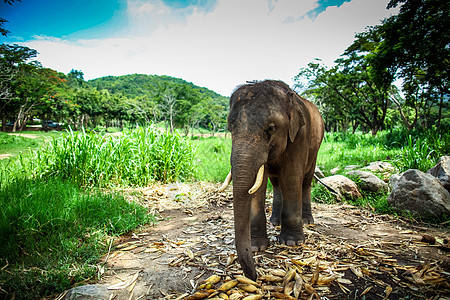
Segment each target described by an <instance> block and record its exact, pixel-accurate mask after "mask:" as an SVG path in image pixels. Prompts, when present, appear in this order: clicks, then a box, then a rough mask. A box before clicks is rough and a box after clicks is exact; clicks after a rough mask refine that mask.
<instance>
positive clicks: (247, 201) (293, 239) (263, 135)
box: [228, 81, 324, 279]
mask: <svg viewBox="0 0 450 300" xmlns="http://www.w3.org/2000/svg"><path fill="white" fill-rule="evenodd" d="M228 129H229V130H230V131H231V134H232V154H231V173H232V179H233V198H234V220H235V240H236V249H237V253H238V259H239V262H240V264H241V266H242V268H243V270H244V273H245V275H246V276H247V277H249V278H251V279H256V277H257V274H256V269H255V265H254V261H253V253H252V251H262V250H265V249H266V248H267V247H268V244H269V239H268V238H267V231H266V216H265V208H264V205H265V203H264V202H265V195H266V187H267V180H268V178H270V181H271V182H272V185H273V189H274V200H273V210H272V216H271V218H270V221H271V222H272V223H273V224H275V225H281V232H280V235H279V241H280V243H283V244H286V245H289V246H294V245H298V244H299V243H301V242H304V239H305V238H304V234H303V223H306V224H309V223H313V222H314V220H313V217H312V214H311V181H312V179H313V176H314V169H315V165H316V159H317V152H318V150H319V147H320V144H321V142H322V138H323V133H324V125H323V120H322V117H321V116H320V113H319V111H318V109H317V108H316V107H315V106H314V104H312V103H311V102H309V101H307V100H305V99H303V98H301V97H299V96H298V95H297V94H296V93H295V92H293V91H292V90H291V89H290V88H289V87H288V86H287V85H286V84H285V83H283V82H280V81H263V82H258V83H252V84H247V85H244V86H241V87H240V88H238V89H237V90H236V91H235V92H234V93H233V95H232V96H231V98H230V113H229V115H228ZM261 165H264V166H265V171H264V179H263V184H262V185H261V187H260V188H259V189H258V190H257V191H256V192H255V193H254V194H252V195H250V194H249V193H248V191H249V189H250V188H251V187H252V186H253V183H254V182H255V177H256V174H257V171H258V169H259V168H260V166H261Z"/></svg>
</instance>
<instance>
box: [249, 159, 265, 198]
mask: <svg viewBox="0 0 450 300" xmlns="http://www.w3.org/2000/svg"><path fill="white" fill-rule="evenodd" d="M263 175H264V165H262V166H261V167H260V168H259V170H258V175H256V180H255V184H254V185H253V186H252V188H251V189H249V190H248V193H249V194H250V195H251V194H254V193H255V192H256V191H257V190H258V189H259V187H260V186H261V184H262V182H263V178H264V176H263Z"/></svg>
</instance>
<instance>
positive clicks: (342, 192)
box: [321, 175, 361, 200]
mask: <svg viewBox="0 0 450 300" xmlns="http://www.w3.org/2000/svg"><path fill="white" fill-rule="evenodd" d="M321 181H322V182H323V183H324V184H326V185H328V186H329V187H331V188H332V189H333V190H335V191H336V192H337V195H336V196H337V198H338V200H342V199H343V196H349V197H351V198H353V199H355V198H360V197H361V193H360V192H359V190H358V186H357V185H356V183H355V182H354V181H353V180H351V179H350V178H347V177H345V176H343V175H333V176H329V177H325V178H322V179H321Z"/></svg>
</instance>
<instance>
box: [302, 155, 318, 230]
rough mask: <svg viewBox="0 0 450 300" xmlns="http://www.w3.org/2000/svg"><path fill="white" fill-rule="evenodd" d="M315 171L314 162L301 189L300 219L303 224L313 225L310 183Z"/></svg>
mask: <svg viewBox="0 0 450 300" xmlns="http://www.w3.org/2000/svg"><path fill="white" fill-rule="evenodd" d="M315 169H316V161H314V163H313V165H312V167H311V169H310V170H309V172H308V173H306V174H305V178H304V179H303V189H302V217H303V224H314V218H313V216H312V212H311V183H312V180H313V178H314V172H315Z"/></svg>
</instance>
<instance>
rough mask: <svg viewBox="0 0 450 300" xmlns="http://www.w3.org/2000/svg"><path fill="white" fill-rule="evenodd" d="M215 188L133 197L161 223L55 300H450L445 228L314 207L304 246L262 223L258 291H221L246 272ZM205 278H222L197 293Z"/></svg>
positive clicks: (340, 207) (161, 189)
mask: <svg viewBox="0 0 450 300" xmlns="http://www.w3.org/2000/svg"><path fill="white" fill-rule="evenodd" d="M215 189H217V187H216V186H214V185H210V184H194V185H184V184H179V185H177V184H174V185H166V186H154V187H150V188H148V189H143V190H141V191H140V192H141V193H142V196H140V197H139V200H140V201H141V203H143V204H144V205H147V206H148V207H149V208H150V209H152V210H153V211H154V212H158V213H159V215H160V221H159V222H158V224H157V225H155V226H152V227H147V228H143V229H141V230H140V231H139V232H134V233H132V234H130V235H127V236H123V237H121V238H120V239H119V240H116V241H115V242H114V246H113V247H111V251H110V252H109V253H108V255H107V256H105V257H104V264H103V266H102V267H99V268H100V271H101V273H103V275H102V276H101V278H100V280H99V281H98V282H96V283H91V284H88V285H86V286H84V287H83V290H84V296H81V295H77V291H80V290H78V288H76V289H75V290H71V291H69V292H66V293H64V294H61V295H59V296H58V297H57V299H127V300H128V299H203V298H205V297H206V296H207V295H209V297H210V298H215V299H222V298H225V299H227V298H226V297H228V298H229V299H243V298H244V297H248V298H245V299H261V298H264V299H295V298H296V297H298V298H299V299H450V281H449V279H450V251H449V240H448V238H449V237H450V235H449V231H448V230H447V229H445V228H438V227H431V226H427V225H423V224H412V223H410V222H407V221H404V220H399V219H396V218H394V217H392V216H386V215H377V214H374V213H372V212H370V211H367V210H363V209H360V208H356V207H354V206H350V205H345V204H336V205H325V204H317V203H314V204H313V215H314V218H315V225H313V226H308V227H307V228H305V236H306V242H305V244H302V245H300V246H298V247H287V246H283V245H279V244H278V243H277V242H276V236H277V234H278V232H279V228H275V227H274V226H272V225H270V224H268V231H269V236H270V239H271V246H270V248H269V249H268V250H267V251H265V252H262V253H255V255H254V257H255V260H256V264H257V271H258V275H259V276H258V280H257V283H256V287H253V288H252V290H251V291H244V290H246V289H247V288H245V285H243V284H242V283H240V285H238V287H239V288H237V287H236V288H234V289H230V290H228V291H226V292H220V291H219V288H220V287H221V286H222V285H223V284H224V283H225V282H228V284H232V283H233V279H234V278H235V276H236V275H242V271H241V269H240V266H239V264H238V263H237V261H235V259H236V252H235V248H234V227H233V211H232V197H231V190H227V191H226V192H224V193H220V194H218V193H215V192H213V191H214V190H215ZM269 203H270V199H269V201H268V204H269ZM267 207H268V208H267V213H268V217H269V216H270V206H269V205H268V206H267ZM424 236H425V238H424ZM211 275H217V276H219V277H217V276H216V277H213V278H217V280H216V281H218V282H216V283H214V282H215V281H214V282H213V283H211V284H209V285H208V286H207V287H201V286H200V285H201V283H202V282H203V281H204V280H205V279H207V278H209V277H210V276H211ZM238 278H239V276H238ZM240 279H242V278H240ZM234 282H236V283H238V282H237V281H234ZM199 287H200V288H203V289H199ZM222 289H223V290H225V288H222ZM252 297H253V298H252Z"/></svg>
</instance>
